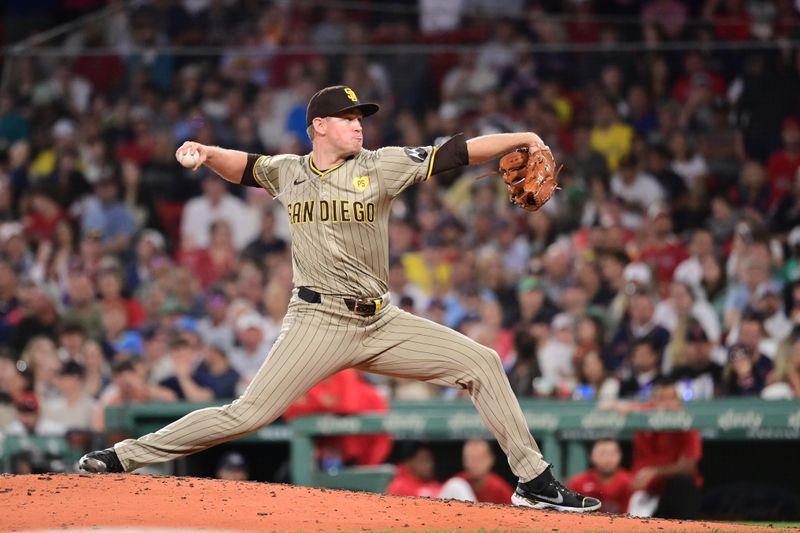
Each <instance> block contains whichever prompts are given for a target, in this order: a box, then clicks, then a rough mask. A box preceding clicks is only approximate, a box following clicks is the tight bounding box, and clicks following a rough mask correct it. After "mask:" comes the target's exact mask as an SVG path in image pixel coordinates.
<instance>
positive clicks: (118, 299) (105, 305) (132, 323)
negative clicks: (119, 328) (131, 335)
mask: <svg viewBox="0 0 800 533" xmlns="http://www.w3.org/2000/svg"><path fill="white" fill-rule="evenodd" d="M97 292H98V293H99V297H100V298H99V299H100V305H101V307H102V310H103V313H104V314H107V313H109V312H110V311H111V310H112V309H115V308H120V309H122V310H123V312H124V313H125V320H126V324H127V326H128V327H130V328H132V329H135V328H139V327H140V326H141V325H142V324H144V322H145V319H146V315H145V310H144V309H143V308H142V304H141V303H139V301H138V300H137V299H136V298H132V297H130V296H129V295H128V294H127V291H126V287H125V280H124V277H123V273H122V271H121V270H120V269H119V268H117V267H116V266H114V267H108V268H104V269H102V270H101V271H100V273H99V274H98V276H97Z"/></svg>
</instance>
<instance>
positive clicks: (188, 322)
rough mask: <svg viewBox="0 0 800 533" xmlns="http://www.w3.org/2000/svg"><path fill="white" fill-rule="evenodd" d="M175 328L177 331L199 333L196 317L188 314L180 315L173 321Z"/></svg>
mask: <svg viewBox="0 0 800 533" xmlns="http://www.w3.org/2000/svg"><path fill="white" fill-rule="evenodd" d="M175 329H177V330H178V331H188V332H190V333H199V329H198V324H197V319H195V318H192V317H190V316H182V317H180V318H179V319H178V320H176V321H175Z"/></svg>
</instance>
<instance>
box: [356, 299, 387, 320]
mask: <svg viewBox="0 0 800 533" xmlns="http://www.w3.org/2000/svg"><path fill="white" fill-rule="evenodd" d="M380 309H381V299H380V298H356V299H355V302H354V303H353V313H355V314H357V315H359V316H372V315H374V314H376V313H377V312H378V311H380Z"/></svg>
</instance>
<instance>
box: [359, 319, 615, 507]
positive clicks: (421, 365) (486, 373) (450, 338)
mask: <svg viewBox="0 0 800 533" xmlns="http://www.w3.org/2000/svg"><path fill="white" fill-rule="evenodd" d="M375 326H376V327H374V328H373V330H372V331H371V332H370V333H369V335H368V336H367V340H366V341H365V343H364V348H365V351H366V352H367V356H366V359H365V360H364V361H363V362H362V363H360V364H359V365H358V367H357V368H360V369H361V370H365V371H367V372H375V373H378V374H385V375H390V376H395V377H402V378H412V379H418V380H422V381H427V382H429V383H434V384H436V385H445V386H448V387H461V388H463V389H466V390H467V391H469V394H470V398H472V402H473V403H474V404H475V407H476V408H477V409H478V412H479V413H480V415H481V418H482V419H483V422H484V423H485V424H486V427H488V428H489V430H490V431H491V432H492V433H494V435H495V438H496V439H497V442H498V443H499V444H500V447H501V448H502V449H503V451H504V452H505V454H506V456H507V457H508V464H509V465H510V466H511V471H512V472H514V474H515V475H516V476H517V477H518V478H519V480H520V482H519V484H518V485H517V489H516V491H515V492H514V494H513V495H512V497H511V502H512V503H514V504H515V505H520V506H525V507H534V508H537V509H544V508H553V509H558V510H562V511H573V512H586V511H594V510H597V509H599V508H600V500H598V499H596V498H591V497H585V496H583V495H581V494H578V493H576V492H574V491H571V490H569V489H568V488H566V487H565V486H564V485H563V484H562V483H561V482H559V481H558V480H556V479H555V478H554V477H553V475H552V473H551V472H550V468H549V467H550V465H549V464H548V463H547V462H546V461H545V460H544V459H543V458H542V454H541V452H540V451H539V446H538V445H537V444H536V441H535V440H534V439H533V437H532V436H531V433H530V431H529V430H528V424H527V422H526V421H525V417H524V415H523V414H522V409H521V408H520V406H519V402H518V401H517V398H516V396H514V392H513V391H512V390H511V385H510V384H509V382H508V378H507V377H506V374H505V371H504V370H503V365H502V364H501V363H500V358H499V357H498V356H497V352H495V351H494V350H492V349H490V348H487V347H485V346H483V345H481V344H479V343H477V342H475V341H473V340H472V339H470V338H469V337H466V336H464V335H462V334H461V333H458V332H456V331H453V330H452V329H449V328H446V327H445V326H442V325H440V324H437V323H435V322H432V321H430V320H426V319H424V318H420V317H418V316H414V315H412V314H410V313H406V312H405V311H402V310H400V309H398V308H396V307H390V308H389V309H387V310H386V314H385V316H384V317H383V318H382V319H381V320H380V322H379V323H378V324H375Z"/></svg>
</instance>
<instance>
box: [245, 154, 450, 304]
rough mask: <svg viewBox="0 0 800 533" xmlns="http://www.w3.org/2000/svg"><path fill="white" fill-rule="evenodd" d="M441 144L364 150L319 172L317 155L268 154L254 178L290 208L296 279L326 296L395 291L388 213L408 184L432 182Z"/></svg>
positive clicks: (261, 161)
mask: <svg viewBox="0 0 800 533" xmlns="http://www.w3.org/2000/svg"><path fill="white" fill-rule="evenodd" d="M435 154H436V148H435V147H433V146H423V147H417V148H409V147H405V148H403V147H397V146H391V147H386V148H381V149H379V150H375V151H372V150H361V152H359V153H358V154H357V155H355V156H353V157H351V158H349V159H347V160H346V161H344V162H343V163H341V164H340V165H338V166H336V167H333V168H330V169H327V170H320V169H318V168H317V167H316V166H315V165H314V162H313V160H312V157H311V154H308V155H304V156H297V155H276V156H261V157H259V158H258V160H257V161H256V164H255V166H254V168H253V178H254V179H255V181H256V182H257V183H258V184H259V185H261V186H262V187H263V188H265V189H266V190H267V191H268V192H269V193H270V194H271V195H272V196H273V197H275V198H277V199H278V200H279V201H280V202H281V203H282V204H283V205H284V207H286V211H287V213H288V216H289V224H290V228H291V235H292V266H293V269H294V284H295V286H297V287H301V286H305V287H309V288H311V289H313V290H315V291H317V292H320V293H322V294H335V295H344V296H373V297H377V296H381V295H382V294H385V293H386V292H387V290H388V285H387V278H388V275H389V213H390V206H391V203H392V200H394V198H395V197H396V196H397V195H398V194H400V193H401V192H402V191H403V190H404V189H406V188H407V187H409V186H410V185H413V184H415V183H418V182H420V181H423V180H426V179H428V177H430V175H431V171H432V169H433V160H434V157H435Z"/></svg>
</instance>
